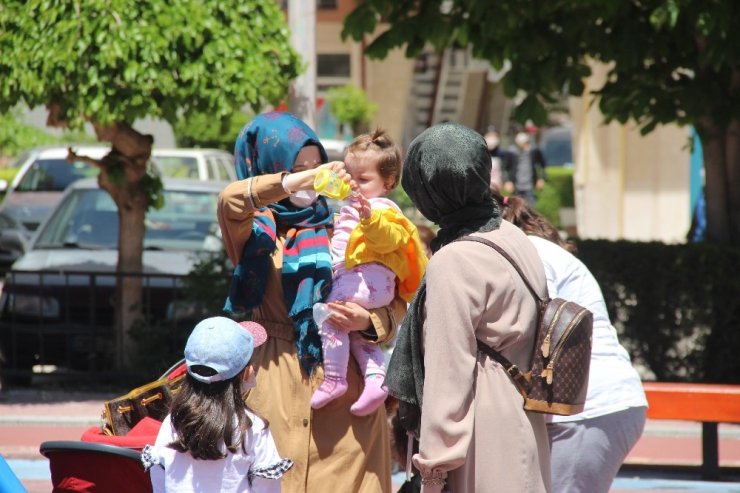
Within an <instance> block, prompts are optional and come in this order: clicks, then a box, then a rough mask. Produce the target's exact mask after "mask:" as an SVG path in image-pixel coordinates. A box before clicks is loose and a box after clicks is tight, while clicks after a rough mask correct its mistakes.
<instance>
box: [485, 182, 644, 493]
mask: <svg viewBox="0 0 740 493" xmlns="http://www.w3.org/2000/svg"><path fill="white" fill-rule="evenodd" d="M494 197H495V198H496V199H497V200H498V202H499V203H500V204H501V207H502V217H503V218H504V219H506V220H508V221H510V222H512V223H514V224H515V225H516V226H518V227H519V228H520V229H522V230H523V231H524V232H525V233H526V234H527V235H528V237H529V239H530V240H531V241H532V243H533V244H534V246H535V248H536V249H537V253H539V255H540V258H541V259H542V263H543V264H544V265H545V275H546V277H547V289H548V291H549V295H550V297H551V298H563V299H565V300H570V301H574V302H576V303H578V304H579V305H581V306H583V307H585V308H588V309H589V310H590V311H591V312H592V313H593V316H594V325H593V343H592V347H591V368H590V371H589V379H588V393H587V395H586V405H585V407H584V409H583V412H581V413H579V414H576V415H573V416H556V415H548V417H547V418H548V423H547V429H548V435H549V437H550V447H551V449H550V453H551V464H552V488H553V493H566V492H567V493H578V492H588V493H600V492H603V493H606V492H608V491H609V488H610V487H611V484H612V481H613V480H614V477H615V476H616V474H617V472H618V471H619V467H620V466H621V465H622V462H623V461H624V459H625V457H627V454H628V453H629V451H630V450H631V449H632V447H633V446H634V445H635V443H637V440H639V438H640V436H641V435H642V431H643V428H644V426H645V416H646V413H647V399H646V397H645V392H644V391H643V388H642V382H641V380H640V376H639V375H638V373H637V371H636V370H635V369H634V367H633V366H632V363H631V361H630V357H629V355H628V354H627V351H626V350H625V349H624V347H623V346H622V345H621V344H620V343H619V340H618V339H617V332H616V330H615V329H614V326H613V325H612V324H611V321H610V320H609V314H608V312H607V309H606V303H605V302H604V297H603V295H602V293H601V288H600V287H599V284H598V282H597V281H596V279H595V278H594V276H593V275H592V274H591V272H590V271H589V270H588V268H587V267H586V266H585V265H584V264H583V262H581V261H580V260H578V258H576V257H575V256H574V255H573V254H572V253H571V250H572V249H573V246H572V245H571V244H569V243H566V242H564V241H563V240H562V239H561V238H560V235H559V233H558V231H557V230H556V229H555V227H553V226H552V225H551V224H550V223H549V221H547V219H545V218H544V217H543V216H541V215H540V214H538V213H537V212H535V211H534V210H532V209H531V208H530V207H529V206H528V205H527V202H526V201H525V200H524V199H522V198H519V197H503V196H502V195H501V194H500V193H498V191H494Z"/></svg>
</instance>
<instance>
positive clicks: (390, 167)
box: [344, 128, 403, 191]
mask: <svg viewBox="0 0 740 493" xmlns="http://www.w3.org/2000/svg"><path fill="white" fill-rule="evenodd" d="M367 151H372V152H375V153H377V154H379V156H378V173H380V176H382V177H383V178H385V179H386V180H387V179H389V178H392V179H393V183H392V184H391V186H390V188H389V189H388V190H389V191H390V190H393V189H394V188H396V187H397V186H398V184H399V183H400V182H401V167H402V166H403V162H402V158H401V149H399V148H398V146H397V145H396V144H394V143H393V140H392V139H391V137H390V136H389V135H388V133H387V132H386V131H385V130H383V129H382V128H376V129H375V131H374V132H373V133H366V134H362V135H358V136H357V137H355V140H353V141H352V142H351V143H350V145H348V146H347V149H346V150H345V152H344V156H345V157H346V156H347V155H349V154H358V153H361V152H367Z"/></svg>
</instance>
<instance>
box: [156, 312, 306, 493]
mask: <svg viewBox="0 0 740 493" xmlns="http://www.w3.org/2000/svg"><path fill="white" fill-rule="evenodd" d="M265 340H267V334H266V332H265V329H264V328H263V327H262V326H261V325H259V324H257V323H254V322H243V323H241V324H239V323H236V322H235V321H233V320H231V319H229V318H226V317H212V318H207V319H205V320H203V321H201V322H200V323H198V325H196V326H195V328H194V329H193V332H192V333H191V334H190V337H189V338H188V341H187V344H186V345H185V364H186V366H187V372H188V373H187V376H186V377H185V380H184V381H183V383H182V385H181V387H180V389H179V391H178V392H177V394H176V395H175V398H174V400H173V402H172V410H171V412H170V414H169V415H167V417H166V418H165V419H164V421H163V423H162V427H161V428H160V431H159V434H158V435H157V439H156V442H155V444H154V445H147V446H146V447H144V450H143V452H142V457H141V460H142V463H143V464H144V467H145V468H146V469H148V470H149V475H150V478H151V481H152V490H153V492H154V493H165V492H167V493H169V492H178V493H211V492H215V491H218V492H221V493H227V492H230V493H251V492H255V493H279V492H280V490H281V487H280V478H281V477H282V475H283V474H284V473H285V472H286V471H288V470H289V469H290V468H291V466H292V465H293V462H292V461H291V460H289V459H283V458H281V457H280V455H279V454H278V451H277V448H276V447H275V442H274V441H273V438H272V435H271V433H270V430H269V428H268V426H267V424H266V423H265V422H264V421H263V420H262V419H260V418H259V417H258V416H257V415H256V414H254V413H253V412H252V411H251V410H249V409H248V408H247V406H246V404H245V402H244V398H243V396H242V394H243V393H244V392H246V391H247V390H248V389H250V388H252V387H254V384H255V383H256V379H255V377H256V374H255V369H254V367H253V366H252V365H250V364H249V362H250V359H251V357H252V353H253V352H254V348H255V347H257V346H259V345H261V344H262V343H264V342H265Z"/></svg>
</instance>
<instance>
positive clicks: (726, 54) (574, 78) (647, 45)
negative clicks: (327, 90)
mask: <svg viewBox="0 0 740 493" xmlns="http://www.w3.org/2000/svg"><path fill="white" fill-rule="evenodd" d="M381 19H382V20H383V22H384V23H383V24H382V25H381V24H380V20H381ZM737 26H740V2H737V1H735V0H713V1H707V0H629V1H628V0H623V1H614V0H549V1H547V2H536V1H533V0H420V1H414V2H411V1H399V0H364V1H362V2H360V3H359V5H358V7H357V8H356V9H355V10H354V11H353V12H352V13H351V14H350V15H349V16H348V17H347V18H346V20H345V25H344V30H343V33H342V35H343V36H344V37H347V36H352V37H353V38H354V39H356V40H360V39H361V37H362V35H363V34H371V33H375V32H376V29H378V28H380V32H381V33H380V35H379V36H377V37H376V38H375V39H374V40H373V42H372V43H371V44H370V45H369V46H368V48H367V54H368V55H369V56H370V57H373V58H383V57H385V56H386V55H387V53H388V51H389V50H390V49H392V48H394V47H397V46H401V45H406V53H407V55H408V56H414V55H416V54H418V53H419V52H420V51H421V50H422V49H423V48H424V46H425V45H426V43H431V44H432V45H433V46H434V47H435V48H438V49H439V48H442V47H445V46H452V45H462V46H468V45H470V46H471V47H472V49H473V54H474V55H475V56H476V57H478V58H481V59H485V60H488V61H489V62H490V63H491V64H492V66H493V67H494V68H496V69H502V68H503V67H504V66H505V64H509V63H510V70H509V71H508V73H507V74H506V76H505V78H504V79H503V86H504V90H505V92H506V94H507V95H508V96H510V97H512V96H514V95H515V94H516V93H517V91H520V90H522V91H525V92H526V94H527V97H526V99H524V101H523V102H522V104H521V106H520V108H519V117H520V118H532V119H534V120H536V121H539V122H541V121H544V119H545V117H546V113H545V110H544V107H545V105H546V103H549V102H551V101H552V96H553V95H554V94H556V93H558V92H560V91H563V90H565V91H566V92H568V93H570V94H571V95H574V96H581V95H582V94H583V91H584V89H585V87H584V82H583V81H584V79H585V78H586V77H587V76H589V75H590V74H591V70H590V68H589V61H590V60H594V61H597V62H602V63H605V64H607V66H608V67H609V74H608V77H607V81H606V83H605V84H604V85H603V86H602V87H600V88H589V89H590V90H592V91H593V90H595V93H596V94H597V95H598V96H599V105H600V109H601V111H602V113H604V115H605V116H606V118H607V120H613V119H614V120H617V121H619V122H620V123H625V122H626V121H627V120H628V119H630V118H633V119H634V120H635V121H636V122H637V123H638V125H640V126H641V127H642V131H643V132H644V133H647V132H649V131H650V130H652V129H653V128H654V127H655V126H656V125H658V124H661V123H669V122H674V123H678V124H685V123H692V122H695V121H697V120H698V119H700V118H704V117H707V118H710V119H712V120H713V121H714V122H717V123H719V124H725V123H726V122H728V121H729V120H730V119H732V118H733V116H734V117H737V115H740V87H739V86H740V76H739V75H738V68H740V36H737Z"/></svg>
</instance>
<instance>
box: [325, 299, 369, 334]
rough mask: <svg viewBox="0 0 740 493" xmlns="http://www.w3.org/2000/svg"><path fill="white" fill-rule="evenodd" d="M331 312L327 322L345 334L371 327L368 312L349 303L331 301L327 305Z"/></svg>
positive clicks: (355, 304)
mask: <svg viewBox="0 0 740 493" xmlns="http://www.w3.org/2000/svg"><path fill="white" fill-rule="evenodd" d="M327 305H328V306H329V308H330V309H331V311H332V314H331V315H330V316H329V318H328V321H329V322H331V323H332V325H334V326H335V327H336V328H337V329H339V330H343V331H345V332H358V331H363V330H367V329H369V328H370V326H371V322H370V312H369V311H367V310H366V309H365V308H363V307H361V306H360V305H358V304H357V303H353V302H351V301H332V302H330V303H327Z"/></svg>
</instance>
